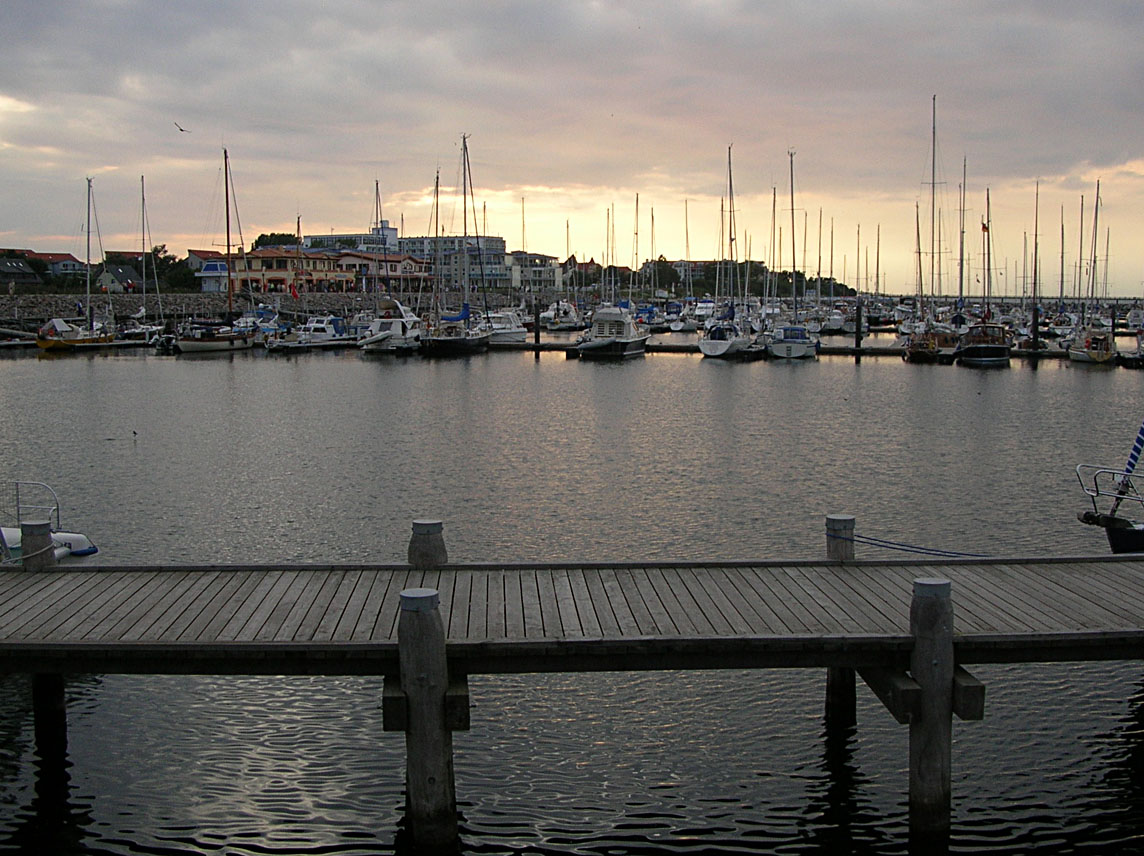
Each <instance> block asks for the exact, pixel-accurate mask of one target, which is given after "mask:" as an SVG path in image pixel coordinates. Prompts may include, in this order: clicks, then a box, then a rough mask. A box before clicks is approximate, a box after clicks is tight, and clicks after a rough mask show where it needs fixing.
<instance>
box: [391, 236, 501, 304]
mask: <svg viewBox="0 0 1144 856" xmlns="http://www.w3.org/2000/svg"><path fill="white" fill-rule="evenodd" d="M398 249H399V250H400V251H401V252H402V253H407V254H409V255H411V256H416V257H417V258H419V259H425V260H426V261H427V262H429V264H430V265H434V264H436V261H437V258H438V257H440V259H441V277H442V282H443V283H444V287H445V288H447V289H451V290H453V291H460V290H461V289H462V282H461V280H462V278H463V271H464V269H465V265H466V260H465V257H466V255H467V256H468V260H467V265H468V280H469V281H468V283H467V288H465V289H464V290H465V291H467V292H468V293H473V292H477V291H480V290H481V288H482V287H483V288H486V289H489V290H496V289H503V288H507V287H508V286H509V284H510V283H511V278H510V275H509V269H508V265H506V264H505V256H506V251H505V242H504V238H501V237H499V236H497V235H480V236H476V235H469V236H467V237H465V236H461V235H441V236H440V237H436V238H434V237H433V236H432V235H427V236H419V237H411V238H399V239H398Z"/></svg>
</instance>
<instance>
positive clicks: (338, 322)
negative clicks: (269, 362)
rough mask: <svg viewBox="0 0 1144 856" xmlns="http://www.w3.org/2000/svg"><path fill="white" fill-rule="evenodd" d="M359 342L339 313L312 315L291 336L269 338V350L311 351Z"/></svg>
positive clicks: (267, 347)
mask: <svg viewBox="0 0 1144 856" xmlns="http://www.w3.org/2000/svg"><path fill="white" fill-rule="evenodd" d="M357 343H358V340H357V337H355V336H354V335H352V334H351V333H350V332H349V331H348V330H347V329H346V322H345V319H344V318H342V317H341V316H339V315H312V316H310V317H309V318H307V319H306V323H305V324H303V325H302V326H301V327H299V328H298V329H297V330H296V331H295V332H294V333H292V334H291V335H289V336H285V337H283V338H278V339H268V340H267V341H266V350H268V351H311V350H316V349H320V348H347V347H350V346H351V345H356V344H357Z"/></svg>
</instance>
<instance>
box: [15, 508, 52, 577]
mask: <svg viewBox="0 0 1144 856" xmlns="http://www.w3.org/2000/svg"><path fill="white" fill-rule="evenodd" d="M20 563H21V564H22V565H23V566H24V570H26V571H46V570H50V569H52V568H54V567H55V566H56V551H55V547H54V546H53V545H52V524H51V521H48V520H22V521H21V522H20Z"/></svg>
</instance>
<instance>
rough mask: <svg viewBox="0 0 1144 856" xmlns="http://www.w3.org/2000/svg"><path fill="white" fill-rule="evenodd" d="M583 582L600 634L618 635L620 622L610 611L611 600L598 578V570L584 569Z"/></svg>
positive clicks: (602, 582)
mask: <svg viewBox="0 0 1144 856" xmlns="http://www.w3.org/2000/svg"><path fill="white" fill-rule="evenodd" d="M584 584H585V586H586V587H587V589H588V605H589V607H590V608H591V610H592V614H593V615H595V617H596V623H597V624H599V626H600V635H601V636H619V635H620V624H619V622H618V621H617V620H616V615H615V613H614V612H613V611H612V602H611V599H610V598H609V597H608V593H607V591H606V589H605V588H604V581H603V580H601V579H600V571H599V570H597V569H595V568H587V569H585V571H584Z"/></svg>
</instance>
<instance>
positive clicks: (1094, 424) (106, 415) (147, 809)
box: [0, 351, 1144, 854]
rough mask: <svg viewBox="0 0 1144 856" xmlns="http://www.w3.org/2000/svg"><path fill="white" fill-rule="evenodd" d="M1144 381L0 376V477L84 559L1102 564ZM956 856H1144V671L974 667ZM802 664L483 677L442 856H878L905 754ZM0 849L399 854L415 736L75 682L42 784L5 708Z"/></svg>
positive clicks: (339, 363)
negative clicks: (1104, 855) (20, 488)
mask: <svg viewBox="0 0 1144 856" xmlns="http://www.w3.org/2000/svg"><path fill="white" fill-rule="evenodd" d="M1142 391H1144V373H1141V372H1133V371H1129V370H1124V369H1099V368H1095V369H1085V368H1082V367H1078V366H1075V365H1071V364H1069V363H1068V362H1064V361H1055V360H1052V361H1043V362H1041V363H1040V364H1039V365H1037V366H1033V365H1031V364H1029V363H1025V362H1023V361H1019V360H1015V361H1014V362H1013V364H1012V365H1011V366H1010V367H1009V368H1007V369H997V370H975V369H968V368H962V367H952V366H920V365H908V364H906V363H904V362H902V361H901V360H900V359H896V358H889V357H877V358H869V357H868V358H864V359H863V360H862V361H861V362H860V363H859V364H855V361H854V360H853V358H845V357H822V358H820V359H818V360H816V361H808V362H754V363H722V362H719V361H713V360H704V359H701V358H699V357H698V356H697V355H679V354H649V355H647V356H646V357H643V358H640V359H636V360H632V361H628V362H626V363H623V364H598V363H585V362H579V361H575V360H567V359H565V357H564V355H563V354H561V353H551V352H549V353H543V354H541V355H540V356H539V357H534V355H532V354H530V353H524V352H513V353H489V354H484V355H479V356H474V357H469V358H463V359H456V360H446V361H429V360H423V359H420V358H416V357H414V358H393V357H385V356H381V357H366V356H362V355H360V354H359V353H357V352H356V351H346V352H342V353H311V354H301V355H297V356H275V355H271V354H266V353H261V352H250V353H243V354H235V355H228V356H224V357H206V358H197V359H196V358H187V357H164V356H156V355H153V354H150V353H145V352H136V353H131V352H122V353H115V354H85V355H75V356H72V355H67V356H63V357H58V358H53V357H47V356H43V355H36V354H20V355H16V356H4V357H2V358H0V396H2V399H3V407H2V408H0V426H2V428H0V452H2V454H0V477H2V479H3V483H7V482H10V481H13V480H17V479H25V480H33V481H41V482H46V483H49V484H51V485H52V487H54V488H55V490H56V492H57V493H58V494H59V496H60V500H61V504H62V523H63V528H64V529H69V530H75V531H81V532H84V533H85V534H87V535H89V536H90V537H91V538H92V539H93V540H94V541H95V542H96V544H98V545H99V548H100V552H99V554H98V555H96V556H94V557H91V558H90V559H87V560H85V562H86V564H88V565H94V566H98V565H101V564H103V565H118V564H139V563H166V564H171V565H177V564H203V563H229V562H252V563H270V562H386V563H388V562H402V561H404V559H405V551H406V547H407V544H408V541H409V533H410V523H411V521H412V520H414V519H416V518H424V517H432V518H440V519H442V520H444V521H445V539H446V542H447V544H448V550H449V558H450V560H451V561H456V562H467V561H495V560H505V561H533V560H535V561H553V560H571V561H599V560H633V561H641V560H663V561H668V560H673V559H676V560H688V559H749V558H758V559H779V558H791V559H818V558H822V557H823V556H824V555H825V549H826V548H825V536H824V516H825V515H826V514H829V513H834V512H843V513H851V514H854V515H855V516H856V517H857V528H858V532H859V533H860V534H863V535H868V536H874V537H877V538H880V539H885V540H886V541H889V542H893V544H894V545H896V546H897V547H898V549H894V550H891V549H876V548H873V547H870V546H867V545H864V544H859V545H858V555H859V557H860V558H905V557H908V556H910V555H911V554H910V553H907V552H904V550H905V549H906V548H907V547H911V546H912V547H917V548H922V549H926V550H944V551H954V552H960V553H968V554H977V555H990V556H1033V555H1049V556H1060V555H1082V554H1093V553H1095V554H1104V553H1106V552H1107V550H1108V548H1107V544H1106V543H1105V541H1104V537H1103V533H1102V532H1101V531H1100V530H1097V529H1094V528H1091V527H1086V526H1083V525H1082V524H1080V523H1079V522H1077V520H1076V513H1077V512H1078V511H1083V510H1085V508H1086V507H1087V506H1086V502H1087V500H1086V499H1085V497H1084V496H1083V494H1082V493H1081V491H1080V489H1079V485H1078V483H1077V481H1076V476H1075V472H1074V467H1075V466H1076V464H1078V463H1102V464H1108V465H1110V466H1122V465H1123V463H1124V459H1125V458H1126V457H1127V454H1128V452H1129V450H1130V448H1131V444H1132V441H1133V439H1134V438H1135V436H1136V432H1137V429H1138V428H1139V426H1140V420H1141V418H1142V417H1144V409H1142V408H1141V407H1140V403H1141V400H1142V395H1141V393H1142ZM973 672H974V674H975V675H977V676H978V677H980V678H981V679H982V680H983V681H984V682H985V684H986V686H987V691H988V695H987V701H986V715H985V719H984V721H982V722H960V721H955V723H954V746H953V832H952V837H951V850H952V851H953V852H962V853H978V852H979V853H994V852H1000V853H1010V854H1017V853H1046V854H1047V853H1052V854H1061V853H1093V852H1110V853H1134V852H1144V784H1142V783H1144V778H1142V777H1144V667H1142V666H1141V664H1139V663H1111V664H1037V665H1026V666H987V667H975V668H974V669H973ZM824 682H825V675H824V674H822V673H821V671H820V670H804V669H793V670H766V671H731V670H727V671H712V672H703V673H647V674H642V673H641V674H629V673H599V674H568V675H563V674H558V675H515V676H474V677H473V678H472V679H471V680H470V689H471V693H472V728H471V730H470V731H468V732H463V733H458V734H456V735H455V736H454V747H455V757H456V775H457V793H458V800H459V803H460V810H461V812H462V824H461V826H462V840H463V843H464V847H465V849H466V852H471V853H482V854H509V853H529V854H667V853H700V852H702V853H716V854H732V853H735V854H738V853H776V854H777V853H783V854H789V853H795V854H834V853H863V854H894V853H905V852H906V851H907V849H908V834H907V828H908V817H907V810H906V794H907V737H908V735H907V729H906V728H905V727H904V726H901V725H898V724H897V723H896V722H895V721H894V720H893V719H892V718H891V717H890V715H889V714H888V713H887V712H886V711H885V710H884V709H883V708H882V707H881V704H880V702H878V701H877V700H876V699H875V698H874V697H873V696H872V695H871V694H870V693H869V692H868V691H866V690H865V688H864V687H862V686H861V685H860V686H859V701H858V725H857V728H856V729H855V730H854V731H853V732H852V733H851V734H849V735H846V736H845V737H844V738H843V739H833V738H832V739H831V740H827V739H826V737H825V735H824V732H823V722H822V707H823V697H824ZM0 685H2V686H3V690H4V691H3V692H2V693H0V733H3V735H4V740H3V741H2V743H0V852H11V853H76V854H319V853H320V854H388V853H394V852H398V851H400V849H401V846H402V845H401V841H402V829H403V804H404V796H403V768H404V741H403V739H402V737H401V735H400V734H392V733H383V731H382V722H381V707H380V700H381V682H380V680H379V679H368V678H262V677H258V678H255V677H238V678H235V677H215V676H192V677H156V676H119V675H108V676H101V675H82V676H73V677H69V679H68V683H67V694H68V739H69V742H68V758H69V761H70V766H69V768H68V781H67V783H66V788H65V789H64V791H63V793H60V792H58V791H57V792H55V793H45V792H44V788H43V786H42V784H43V783H42V782H40V781H39V780H38V779H37V775H36V774H37V770H38V766H37V761H38V759H37V757H36V754H35V749H34V741H33V734H32V718H31V698H30V689H29V682H28V680H27V678H26V677H24V676H9V677H0Z"/></svg>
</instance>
